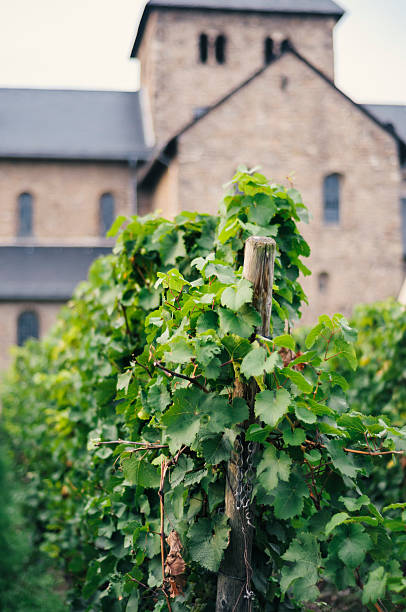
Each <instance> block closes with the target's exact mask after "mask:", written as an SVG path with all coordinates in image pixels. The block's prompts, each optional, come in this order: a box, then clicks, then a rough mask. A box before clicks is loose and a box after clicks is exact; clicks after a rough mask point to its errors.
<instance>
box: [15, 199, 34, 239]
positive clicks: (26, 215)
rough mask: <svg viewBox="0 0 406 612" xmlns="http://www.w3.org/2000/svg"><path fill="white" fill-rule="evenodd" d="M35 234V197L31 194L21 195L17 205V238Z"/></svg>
mask: <svg viewBox="0 0 406 612" xmlns="http://www.w3.org/2000/svg"><path fill="white" fill-rule="evenodd" d="M32 234H33V197H32V195H31V193H20V195H19V196H18V203H17V236H20V237H21V238H22V237H24V236H32Z"/></svg>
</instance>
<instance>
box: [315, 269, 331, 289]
mask: <svg viewBox="0 0 406 612" xmlns="http://www.w3.org/2000/svg"><path fill="white" fill-rule="evenodd" d="M318 281H319V291H320V293H326V291H327V289H328V281H329V278H328V273H327V272H320V274H319V277H318Z"/></svg>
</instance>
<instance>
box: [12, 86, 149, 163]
mask: <svg viewBox="0 0 406 612" xmlns="http://www.w3.org/2000/svg"><path fill="white" fill-rule="evenodd" d="M146 156H147V146H146V144H145V138H144V129H143V119H142V108H141V101H140V92H122V91H80V90H76V91H75V90H50V89H0V158H26V159H27V158H43V159H78V160H103V161H128V160H136V159H137V158H138V159H140V158H141V159H145V158H146Z"/></svg>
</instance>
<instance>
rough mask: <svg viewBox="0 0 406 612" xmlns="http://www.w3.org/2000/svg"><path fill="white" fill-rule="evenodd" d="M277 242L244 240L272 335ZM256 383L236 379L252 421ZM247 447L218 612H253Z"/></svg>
mask: <svg viewBox="0 0 406 612" xmlns="http://www.w3.org/2000/svg"><path fill="white" fill-rule="evenodd" d="M275 251H276V244H275V241H274V240H272V238H265V237H258V236H251V237H250V238H248V240H247V242H246V243H245V251H244V269H243V276H244V278H246V279H247V280H249V281H250V282H251V283H252V285H253V300H252V303H253V305H254V307H255V308H256V309H257V311H258V312H259V314H260V315H261V319H262V324H261V327H260V328H259V329H258V330H257V331H258V332H259V333H260V334H261V335H262V336H269V328H270V317H271V309H272V286H273V276H274V262H275ZM257 390H258V389H257V384H256V382H255V381H254V382H253V383H250V384H243V383H241V382H240V381H239V380H236V381H235V385H234V397H244V398H245V399H246V400H247V402H248V405H249V408H250V422H251V423H252V422H254V420H255V415H254V401H255V394H256V393H257ZM244 453H245V458H246V456H247V446H246V444H245V445H244V443H242V444H241V443H240V444H238V446H237V447H235V449H234V451H233V453H232V457H231V459H230V461H229V463H228V465H227V482H226V491H225V512H226V515H227V516H228V518H229V524H230V527H231V531H230V543H229V545H228V548H227V550H226V551H225V554H224V559H223V562H222V564H221V567H220V571H219V575H218V581H217V600H216V612H250V610H251V609H252V600H251V599H250V598H249V597H247V595H249V593H250V584H251V575H252V569H251V554H252V540H253V528H252V526H251V525H250V524H249V523H248V522H247V517H248V520H249V507H248V508H247V509H244V508H241V507H240V508H239V509H238V508H237V507H236V506H237V505H238V504H236V495H235V492H236V491H237V489H238V484H239V483H238V476H239V472H240V470H239V466H241V464H242V462H243V460H244V457H243V455H244Z"/></svg>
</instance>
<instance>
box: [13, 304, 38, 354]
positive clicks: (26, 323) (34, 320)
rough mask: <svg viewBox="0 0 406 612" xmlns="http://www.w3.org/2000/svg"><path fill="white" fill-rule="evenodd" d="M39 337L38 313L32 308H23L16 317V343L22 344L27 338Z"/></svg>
mask: <svg viewBox="0 0 406 612" xmlns="http://www.w3.org/2000/svg"><path fill="white" fill-rule="evenodd" d="M38 337H39V321H38V315H37V313H36V312H34V311H33V310H25V311H24V312H22V313H21V314H20V315H19V316H18V319H17V344H18V346H22V345H23V344H24V342H25V341H26V340H28V338H38Z"/></svg>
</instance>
